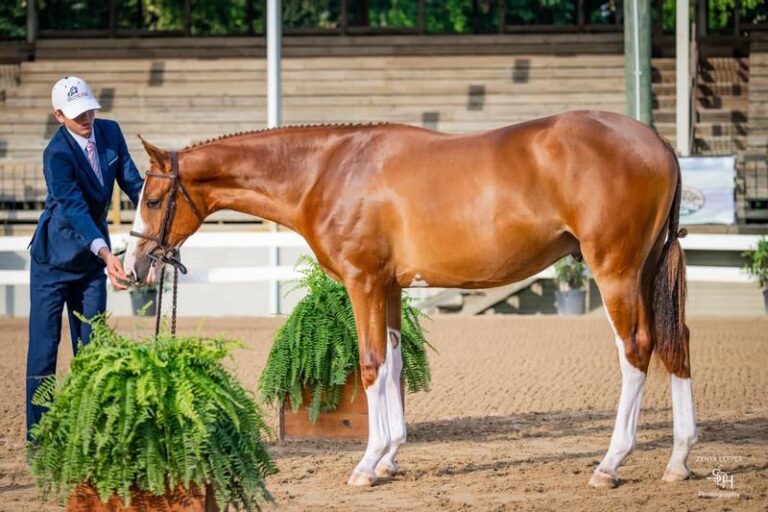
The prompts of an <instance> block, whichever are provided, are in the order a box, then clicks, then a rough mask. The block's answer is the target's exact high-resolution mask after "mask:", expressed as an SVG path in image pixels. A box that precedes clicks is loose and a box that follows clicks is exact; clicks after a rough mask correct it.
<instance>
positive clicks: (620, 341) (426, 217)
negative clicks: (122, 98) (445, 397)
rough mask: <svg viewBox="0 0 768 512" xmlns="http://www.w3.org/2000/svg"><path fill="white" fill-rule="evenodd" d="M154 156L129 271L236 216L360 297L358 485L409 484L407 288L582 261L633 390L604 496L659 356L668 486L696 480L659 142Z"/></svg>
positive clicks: (507, 132)
mask: <svg viewBox="0 0 768 512" xmlns="http://www.w3.org/2000/svg"><path fill="white" fill-rule="evenodd" d="M142 141H143V139H142ZM143 143H144V147H145V149H146V151H147V152H148V153H149V156H150V160H151V169H150V171H149V172H148V178H147V180H146V182H145V185H144V190H143V193H142V196H141V201H140V203H139V209H138V211H137V214H136V219H135V223H134V231H135V232H137V233H139V234H142V235H144V236H143V237H142V238H141V239H136V238H132V239H131V242H130V245H129V246H128V254H127V257H126V262H125V266H126V273H127V274H128V275H129V276H131V277H132V279H135V280H136V282H138V283H140V282H142V281H145V280H147V277H148V274H150V269H151V267H153V266H154V265H156V263H152V262H153V261H155V262H157V261H158V260H157V259H155V260H153V259H152V258H151V257H152V256H155V257H158V256H159V257H160V258H161V260H162V254H161V253H163V252H167V254H166V256H168V258H166V261H167V260H168V259H172V258H171V254H170V253H172V252H173V250H174V248H177V247H178V246H180V245H181V244H182V243H183V242H184V241H185V240H186V239H187V238H188V237H189V236H190V235H192V234H193V233H194V232H195V231H196V230H197V229H198V228H199V227H200V225H201V222H202V220H203V219H204V218H205V217H206V216H207V215H210V214H211V213H213V212H215V211H217V210H221V209H228V210H236V211H239V212H243V213H246V214H251V215H256V216H259V217H262V218H265V219H269V220H272V221H274V222H277V223H279V224H282V225H284V226H287V227H288V228H290V229H292V230H294V231H296V232H297V233H299V234H301V235H302V236H303V237H304V238H305V239H306V241H307V242H308V243H309V245H310V247H311V248H312V250H313V251H314V253H315V255H316V257H317V259H318V261H319V262H320V264H321V265H322V267H323V268H324V269H325V270H326V271H327V272H328V273H329V274H330V275H331V276H332V277H334V278H335V279H337V280H339V281H341V282H343V283H344V285H345V286H346V289H347V291H348V292H349V296H350V299H351V301H352V306H353V310H354V315H355V321H356V324H357V331H358V339H359V345H360V373H361V377H362V382H363V385H364V387H365V393H366V395H367V398H368V413H369V438H368V445H367V448H366V451H365V454H364V456H363V458H362V460H361V461H360V463H359V464H358V465H357V467H356V468H355V469H354V471H353V472H352V475H351V477H350V479H349V483H350V484H353V485H370V484H372V483H373V482H374V481H375V480H376V479H377V477H385V476H391V475H393V474H395V473H396V472H397V469H398V468H397V465H396V463H395V456H396V454H397V451H398V449H399V448H400V446H401V445H402V444H403V443H404V442H405V439H406V427H405V418H404V414H403V404H402V402H401V395H400V372H401V368H402V357H401V352H400V330H401V327H400V314H401V311H400V300H401V291H402V289H403V288H407V287H412V286H435V287H446V288H488V287H493V286H499V285H504V284H507V283H511V282H514V281H518V280H521V279H525V278H527V277H529V276H531V275H534V274H536V273H537V272H539V271H541V270H542V269H545V268H547V267H548V266H549V265H551V264H552V263H553V262H555V261H557V260H558V259H560V258H562V257H563V256H566V255H568V254H571V255H576V256H577V257H578V256H583V258H584V260H585V261H586V262H587V263H588V265H589V267H590V269H591V270H592V273H593V275H594V278H595V280H596V282H597V285H598V287H599V288H600V292H601V295H602V299H603V303H604V304H605V309H606V312H607V315H608V318H609V321H610V323H611V327H612V328H613V332H614V334H615V343H616V345H617V347H618V357H619V363H620V368H621V375H622V387H621V396H620V399H619V406H618V413H617V417H616V424H615V428H614V431H613V436H612V437H611V442H610V446H609V448H608V452H607V453H606V455H605V457H604V458H603V460H602V462H600V464H599V466H597V468H596V469H595V471H594V473H593V474H592V477H591V479H590V482H589V483H590V484H591V485H593V486H597V487H614V486H615V485H616V484H617V483H618V469H619V465H620V464H621V462H622V460H623V459H624V458H625V457H626V455H627V454H629V453H630V452H631V451H632V449H633V448H634V446H635V434H636V429H637V417H638V412H639V409H640V402H641V398H642V394H643V385H644V382H645V378H646V373H647V370H648V365H649V361H650V358H651V353H652V352H653V350H654V349H655V350H656V352H657V355H658V356H659V357H660V359H661V360H662V362H663V363H664V365H665V367H666V369H667V371H668V372H669V373H670V374H671V388H672V392H671V395H672V407H673V413H674V446H673V449H672V455H671V459H670V461H669V464H668V465H667V467H666V470H665V472H664V475H663V479H664V480H666V481H674V480H681V479H685V478H687V477H688V476H689V470H688V467H687V458H688V454H689V452H690V450H691V447H692V446H693V443H694V442H695V441H696V425H695V416H694V408H693V397H692V391H691V379H690V363H689V357H688V329H687V327H686V326H685V323H684V300H685V263H684V259H683V252H682V249H681V247H680V243H679V242H678V238H679V237H680V236H684V234H683V233H682V230H681V231H680V232H678V217H679V213H678V212H679V207H680V170H679V167H678V162H677V158H676V157H675V154H674V152H673V151H672V150H671V148H670V147H669V146H668V144H667V143H666V142H664V141H663V140H662V139H661V138H660V137H659V136H658V135H657V133H656V132H655V131H654V130H653V129H651V128H649V127H648V126H646V125H644V124H641V123H638V122H636V121H634V120H632V119H630V118H628V117H625V116H621V115H618V114H612V113H606V112H595V111H578V112H568V113H564V114H560V115H555V116H552V117H547V118H544V119H537V120H533V121H529V122H525V123H521V124H517V125H514V126H509V127H506V128H500V129H496V130H492V131H488V132H484V133H477V134H469V135H449V134H443V133H437V132H434V131H430V130H426V129H422V128H417V127H413V126H405V125H399V124H372V125H343V126H294V127H284V128H277V129H272V130H262V131H256V132H249V133H242V134H235V135H229V136H225V137H221V138H219V139H215V140H212V141H208V142H205V143H201V144H197V145H194V146H191V147H188V148H185V149H182V150H180V151H178V153H176V152H167V151H163V150H160V149H158V148H156V147H154V146H152V145H151V144H149V143H147V142H146V141H143ZM174 176H178V177H174ZM159 178H170V179H159ZM163 226H165V227H163ZM148 238H150V239H148ZM150 280H151V278H150Z"/></svg>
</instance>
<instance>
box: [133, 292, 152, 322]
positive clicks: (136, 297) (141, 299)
mask: <svg viewBox="0 0 768 512" xmlns="http://www.w3.org/2000/svg"><path fill="white" fill-rule="evenodd" d="M156 299H157V291H155V290H147V289H139V290H131V305H132V306H133V314H134V316H139V314H140V312H141V311H142V308H143V307H144V306H146V305H147V303H148V302H152V304H150V305H149V307H147V309H146V310H145V311H144V316H155V315H156V314H157V301H156Z"/></svg>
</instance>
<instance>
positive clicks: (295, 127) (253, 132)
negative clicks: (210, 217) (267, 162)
mask: <svg viewBox="0 0 768 512" xmlns="http://www.w3.org/2000/svg"><path fill="white" fill-rule="evenodd" d="M388 124H390V123H388V122H386V121H380V122H371V123H324V124H294V125H287V126H278V127H275V128H262V129H260V130H248V131H244V132H235V133H230V134H227V135H220V136H219V137H214V138H212V139H208V140H204V141H200V142H195V143H192V144H190V145H189V146H186V147H184V148H182V150H185V149H193V148H197V147H200V146H205V145H206V144H211V143H213V142H218V141H221V140H224V139H230V138H233V137H242V136H245V135H256V134H261V133H275V132H283V131H291V130H306V129H312V128H369V127H374V126H385V125H388Z"/></svg>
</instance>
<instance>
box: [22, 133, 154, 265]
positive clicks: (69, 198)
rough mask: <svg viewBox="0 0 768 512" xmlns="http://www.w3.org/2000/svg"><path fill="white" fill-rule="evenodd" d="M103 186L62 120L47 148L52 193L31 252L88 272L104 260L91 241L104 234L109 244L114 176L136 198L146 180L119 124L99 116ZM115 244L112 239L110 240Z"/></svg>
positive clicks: (40, 258) (45, 166)
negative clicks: (109, 219) (93, 251)
mask: <svg viewBox="0 0 768 512" xmlns="http://www.w3.org/2000/svg"><path fill="white" fill-rule="evenodd" d="M93 130H94V137H95V139H96V148H97V150H98V153H99V164H100V166H101V174H102V176H103V178H104V186H102V185H101V183H99V179H98V178H97V177H96V174H95V173H94V172H93V169H92V168H91V165H90V164H89V163H88V159H87V158H86V156H85V152H84V151H83V150H82V148H81V147H80V146H79V145H78V143H77V141H75V139H74V138H73V137H72V135H71V134H70V133H69V131H67V129H66V128H65V127H64V126H61V127H60V128H59V129H58V131H56V133H55V134H54V135H53V138H51V141H50V142H49V143H48V147H46V148H45V152H44V153H43V172H44V173H45V184H46V186H47V187H48V196H47V197H46V199H45V210H43V213H42V214H41V215H40V219H39V221H38V223H37V229H36V230H35V234H34V236H33V237H32V241H31V242H30V252H31V255H32V257H33V258H35V260H37V261H38V262H39V263H45V264H48V265H50V266H52V267H56V268H60V269H63V270H66V271H69V272H77V273H89V272H92V271H93V270H94V269H96V268H98V266H99V265H100V266H101V267H102V268H103V263H102V261H101V259H100V258H98V257H97V256H96V255H94V254H93V253H92V252H91V250H90V246H91V242H93V241H94V240H95V239H97V238H103V239H104V240H105V241H106V242H107V244H108V245H109V244H110V240H109V230H108V228H107V213H108V211H109V204H110V201H111V199H112V190H113V188H114V186H115V179H117V183H118V185H119V186H120V188H121V189H123V190H124V191H125V193H126V194H128V197H130V199H131V201H133V203H134V204H137V203H138V201H139V195H140V194H141V188H142V186H143V184H144V180H143V179H142V178H141V175H140V174H139V171H138V170H137V169H136V166H135V165H134V163H133V160H131V156H130V155H129V154H128V147H127V146H126V144H125V138H124V137H123V133H122V132H121V131H120V126H118V124H117V123H116V122H114V121H110V120H107V119H96V120H95V121H94V123H93ZM110 247H111V245H110Z"/></svg>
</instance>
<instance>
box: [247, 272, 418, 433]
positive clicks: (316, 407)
mask: <svg viewBox="0 0 768 512" xmlns="http://www.w3.org/2000/svg"><path fill="white" fill-rule="evenodd" d="M300 264H304V265H306V266H305V267H304V269H303V270H302V272H303V274H304V277H303V278H302V279H301V280H300V281H299V283H298V286H297V287H299V288H305V289H306V290H307V294H306V295H305V296H304V298H303V299H302V300H301V301H300V302H299V303H298V304H297V305H296V307H295V308H294V309H293V311H292V312H291V314H290V315H289V316H288V318H287V319H286V321H285V323H284V324H283V325H282V327H280V329H279V330H278V332H277V334H276V335H275V340H274V344H273V346H272V350H271V351H270V354H269V358H268V359H267V363H266V365H265V368H264V371H263V373H262V374H261V377H260V379H259V389H260V391H261V396H262V398H263V400H264V401H266V402H269V403H275V402H277V403H279V404H283V403H284V402H285V400H286V399H288V400H290V404H291V408H292V410H293V412H297V411H298V410H299V408H300V407H301V406H302V405H303V404H304V398H305V396H309V397H310V399H309V404H307V409H308V414H309V419H310V422H312V423H314V422H315V421H316V420H317V418H318V416H319V414H320V413H321V412H330V411H333V410H334V409H336V407H337V406H338V405H339V401H340V399H341V396H342V390H343V389H344V388H345V386H347V384H349V383H354V384H355V385H356V384H357V382H359V380H360V379H359V375H358V374H359V365H358V345H357V331H356V329H355V320H354V316H353V314H352V304H351V302H350V300H349V296H348V295H347V291H346V289H345V288H344V286H343V285H342V284H340V283H338V282H336V281H334V280H333V279H331V278H329V277H328V276H327V275H326V273H325V272H324V271H323V270H322V268H320V266H319V265H318V264H317V262H315V261H314V260H313V259H311V258H303V259H302V260H300ZM421 316H422V313H421V312H419V310H418V309H416V308H415V307H413V306H412V305H411V304H410V303H409V301H408V300H407V299H406V300H405V301H404V302H403V307H402V339H401V346H402V354H403V373H402V377H403V381H404V382H405V386H406V388H407V390H408V391H409V392H411V393H414V392H417V391H427V390H429V384H430V370H429V361H428V359H427V351H426V349H427V346H430V345H429V343H428V342H427V341H426V339H425V338H424V332H423V330H422V328H421V326H420V324H419V318H420V317H421ZM359 394H360V395H363V396H364V393H359Z"/></svg>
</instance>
